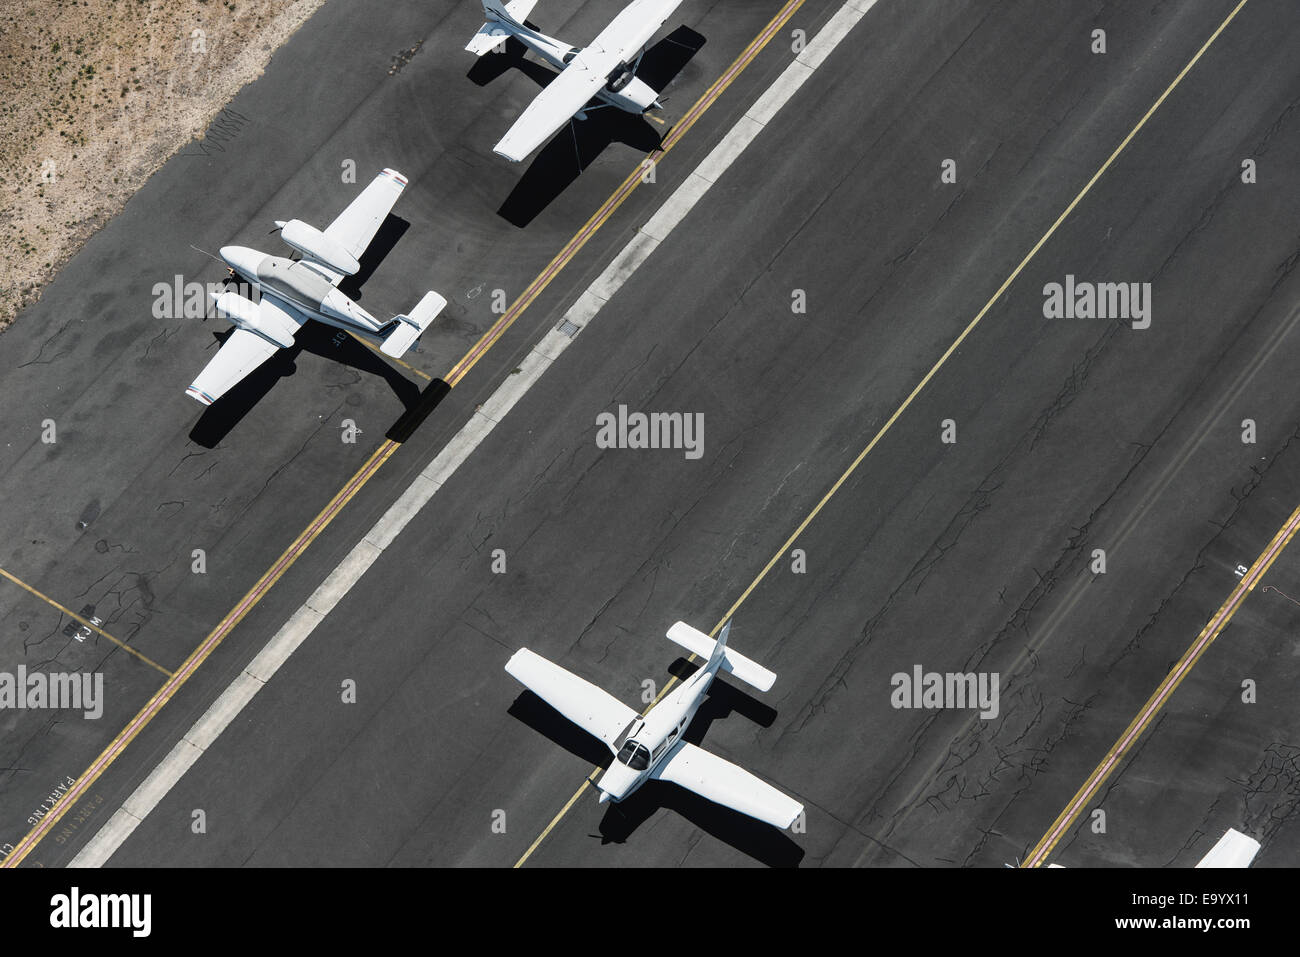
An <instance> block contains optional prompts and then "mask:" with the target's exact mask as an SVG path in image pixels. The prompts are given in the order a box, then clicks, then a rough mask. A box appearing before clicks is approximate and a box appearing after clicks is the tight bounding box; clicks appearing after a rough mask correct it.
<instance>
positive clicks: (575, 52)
mask: <svg viewBox="0 0 1300 957" xmlns="http://www.w3.org/2000/svg"><path fill="white" fill-rule="evenodd" d="M581 52H582V51H581V50H580V49H578V48H577V47H574V48H573V49H572V50H570V51H569V52H568V53H566V54H564V56H563V57H561V62H562V63H563V64H564V65H565V66H568V65H569V63H570V62H572V60H573V58H574V57H575V56H577V55H578V54H579V53H581Z"/></svg>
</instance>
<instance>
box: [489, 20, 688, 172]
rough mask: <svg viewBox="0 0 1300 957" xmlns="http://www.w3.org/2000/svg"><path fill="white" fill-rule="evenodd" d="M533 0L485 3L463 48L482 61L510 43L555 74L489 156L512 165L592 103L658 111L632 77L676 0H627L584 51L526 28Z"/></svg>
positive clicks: (653, 94) (653, 95) (653, 96)
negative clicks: (598, 101)
mask: <svg viewBox="0 0 1300 957" xmlns="http://www.w3.org/2000/svg"><path fill="white" fill-rule="evenodd" d="M536 2H537V0H510V2H509V3H504V2H503V0H483V15H484V16H485V17H486V18H487V23H485V24H483V26H481V27H479V29H478V32H477V33H475V34H474V36H473V37H472V38H471V39H470V41H469V43H468V44H467V45H466V46H465V49H466V50H469V51H470V52H471V53H474V54H477V55H478V56H482V55H483V54H485V53H488V52H490V51H492V50H494V49H496V50H499V49H501V48H502V47H503V46H504V44H505V42H506V40H507V39H509V38H510V37H515V38H517V39H518V40H519V41H520V42H521V43H523V44H524V46H526V47H528V49H530V50H532V51H533V52H534V53H536V54H537V55H538V56H540V57H541V58H542V59H543V60H545V61H546V62H547V63H549V64H550V65H551V66H553V67H555V68H556V69H557V70H559V71H560V75H559V76H557V77H556V78H555V79H554V80H552V81H551V82H550V83H549V84H548V85H547V86H546V88H545V89H543V90H542V92H541V93H539V94H537V98H536V99H534V100H533V102H532V103H530V104H528V108H527V109H526V110H524V112H523V113H522V115H520V117H519V119H518V120H516V121H515V125H514V126H512V127H510V130H509V132H507V133H506V135H505V136H503V137H502V138H501V142H500V143H498V144H497V145H496V147H495V152H497V153H499V154H500V155H502V156H504V157H505V158H506V159H508V160H514V161H515V162H516V163H517V162H519V161H520V160H522V159H523V158H524V157H525V156H527V155H528V154H529V153H531V152H532V151H533V150H535V149H537V147H539V146H541V145H542V143H544V142H545V141H546V140H547V139H548V138H550V137H551V136H552V135H553V134H554V133H555V132H556V131H557V130H558V129H559V128H560V127H561V126H563V125H564V124H565V123H567V122H569V120H570V119H572V118H573V117H574V116H577V117H578V119H586V111H585V110H584V109H583V107H585V106H586V105H587V102H588V101H589V100H591V98H592V97H599V98H600V99H601V100H602V101H603V103H604V104H605V105H607V106H616V107H618V108H619V109H620V110H626V111H627V112H629V113H645V112H646V111H647V110H649V109H651V108H653V107H657V106H659V105H660V104H659V99H658V97H659V94H658V92H657V91H655V90H653V89H651V88H650V86H649V85H647V84H646V83H645V82H644V81H643V80H639V79H637V76H636V71H637V67H639V66H640V65H641V56H642V55H643V54H644V53H645V45H646V44H647V43H649V42H650V38H651V37H652V36H654V35H655V32H656V31H657V30H658V29H659V28H660V27H661V26H663V25H664V21H665V20H667V19H668V18H669V17H670V16H672V13H673V11H674V10H676V9H677V7H678V6H679V5H680V4H681V2H682V0H632V2H631V3H630V4H628V5H627V6H626V7H625V8H624V9H623V11H622V12H621V13H620V14H619V15H618V16H616V17H615V18H614V19H613V20H611V21H610V23H609V26H607V27H605V29H604V30H601V31H600V34H599V35H598V36H597V37H596V39H594V40H592V41H591V43H590V44H589V45H588V46H586V47H583V48H578V47H575V46H570V45H569V44H567V43H564V42H563V41H561V40H557V39H555V38H554V37H549V36H547V35H546V34H545V33H541V32H539V31H537V30H534V29H532V28H531V27H528V26H525V25H524V20H525V19H526V18H527V17H528V14H529V12H530V11H531V10H532V9H533V6H534V4H536ZM633 58H635V60H634V59H633ZM593 109H595V107H593Z"/></svg>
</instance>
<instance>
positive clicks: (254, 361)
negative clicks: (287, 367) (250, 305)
mask: <svg viewBox="0 0 1300 957" xmlns="http://www.w3.org/2000/svg"><path fill="white" fill-rule="evenodd" d="M305 321H306V317H305V316H302V315H300V314H299V313H297V312H296V311H290V310H289V309H286V308H283V307H281V306H280V305H279V304H278V303H276V302H275V301H273V300H272V299H270V298H269V297H263V299H262V301H261V302H260V303H258V310H257V324H258V325H259V326H262V327H263V328H265V329H267V330H268V332H269V334H270V335H272V336H273V337H274V338H279V339H281V340H282V341H285V340H287V341H288V342H293V336H294V333H296V332H297V331H298V329H299V328H301V327H302V324H303V323H304V322H305ZM280 348H281V347H280V346H278V345H276V344H275V343H274V342H272V341H271V340H270V339H268V338H267V337H266V336H262V335H259V334H258V333H256V332H251V331H250V330H248V329H245V328H243V327H240V326H236V327H235V331H234V332H232V333H231V334H230V337H229V338H228V339H226V341H225V342H223V343H222V344H221V348H220V349H218V350H217V354H216V355H215V356H213V357H212V359H211V360H209V362H208V364H207V365H206V366H204V367H203V371H202V372H200V373H199V374H198V377H197V378H196V379H195V380H194V381H193V382H192V383H190V387H189V388H188V389H186V390H185V393H186V394H187V395H190V396H192V397H194V398H195V399H198V400H199V401H200V402H202V403H203V404H204V405H211V404H212V403H213V402H215V401H216V400H217V399H219V398H221V397H222V396H223V395H225V394H226V392H227V391H228V390H230V389H231V388H232V387H234V386H235V385H236V384H237V383H239V382H240V381H241V380H243V378H244V377H245V376H246V375H248V374H249V373H250V372H252V371H253V370H254V369H256V368H257V367H258V366H260V365H261V364H262V363H263V362H265V361H266V360H267V359H269V358H271V356H273V355H275V353H276V352H278V351H279V350H280Z"/></svg>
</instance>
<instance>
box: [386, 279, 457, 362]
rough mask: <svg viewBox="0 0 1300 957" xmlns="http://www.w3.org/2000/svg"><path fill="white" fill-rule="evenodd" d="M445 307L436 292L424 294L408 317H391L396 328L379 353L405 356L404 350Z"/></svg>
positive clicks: (444, 303)
mask: <svg viewBox="0 0 1300 957" xmlns="http://www.w3.org/2000/svg"><path fill="white" fill-rule="evenodd" d="M446 305H447V300H446V299H444V298H442V296H440V295H438V294H437V293H436V292H428V293H425V294H424V298H423V299H421V300H420V303H419V305H417V306H416V307H415V308H414V309H412V310H411V314H410V315H409V316H394V317H393V318H394V319H396V320H397V327H396V328H395V329H394V330H393V331H392V332H390V333H389V334H388V335H387V336H386V337H385V338H384V341H383V344H382V345H380V347H379V351H380V352H382V353H383V354H384V355H386V356H392V357H393V358H394V359H400V358H401V357H402V356H404V355H405V354H406V350H407V349H409V348H411V346H412V345H414V343H415V340H416V339H418V338H420V334H421V333H423V332H424V330H425V329H428V328H429V326H430V325H431V324H432V323H433V320H434V319H436V318H438V313H440V312H442V310H443V308H444V307H445V306H446Z"/></svg>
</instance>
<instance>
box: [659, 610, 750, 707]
mask: <svg viewBox="0 0 1300 957" xmlns="http://www.w3.org/2000/svg"><path fill="white" fill-rule="evenodd" d="M730 631H731V622H730V621H728V622H727V623H726V625H724V626H723V628H722V633H721V634H720V635H718V640H717V641H714V640H713V639H712V638H710V637H709V636H708V635H706V634H705V633H704V632H702V631H698V630H697V629H695V628H692V627H691V626H690V625H688V624H686V622H684V621H679V622H677V624H675V625H673V626H672V627H671V628H669V629H668V639H669V640H670V641H674V642H676V643H677V644H679V645H681V646H682V647H683V648H685V649H686V650H687V651H689V652H691V653H692V654H695V655H699V656H700V657H701V658H705V659H707V660H708V664H707V665H705V667H712V666H714V665H717V666H718V670H719V671H724V672H726V673H727V674H732V675H735V676H736V677H737V678H739V679H740V680H741V681H743V682H745V684H748V685H752V686H753V687H755V688H757V689H758V690H759V691H768V690H770V689H771V687H772V684H773V682H775V681H776V675H775V674H774V673H772V672H771V671H768V670H767V669H766V668H764V667H763V666H762V665H760V664H759V663H758V662H756V661H754V660H752V659H750V658H746V657H745V656H744V655H742V654H741V653H740V652H738V651H735V650H733V649H731V648H728V647H727V634H728V632H730ZM719 660H720V661H721V664H719Z"/></svg>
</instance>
